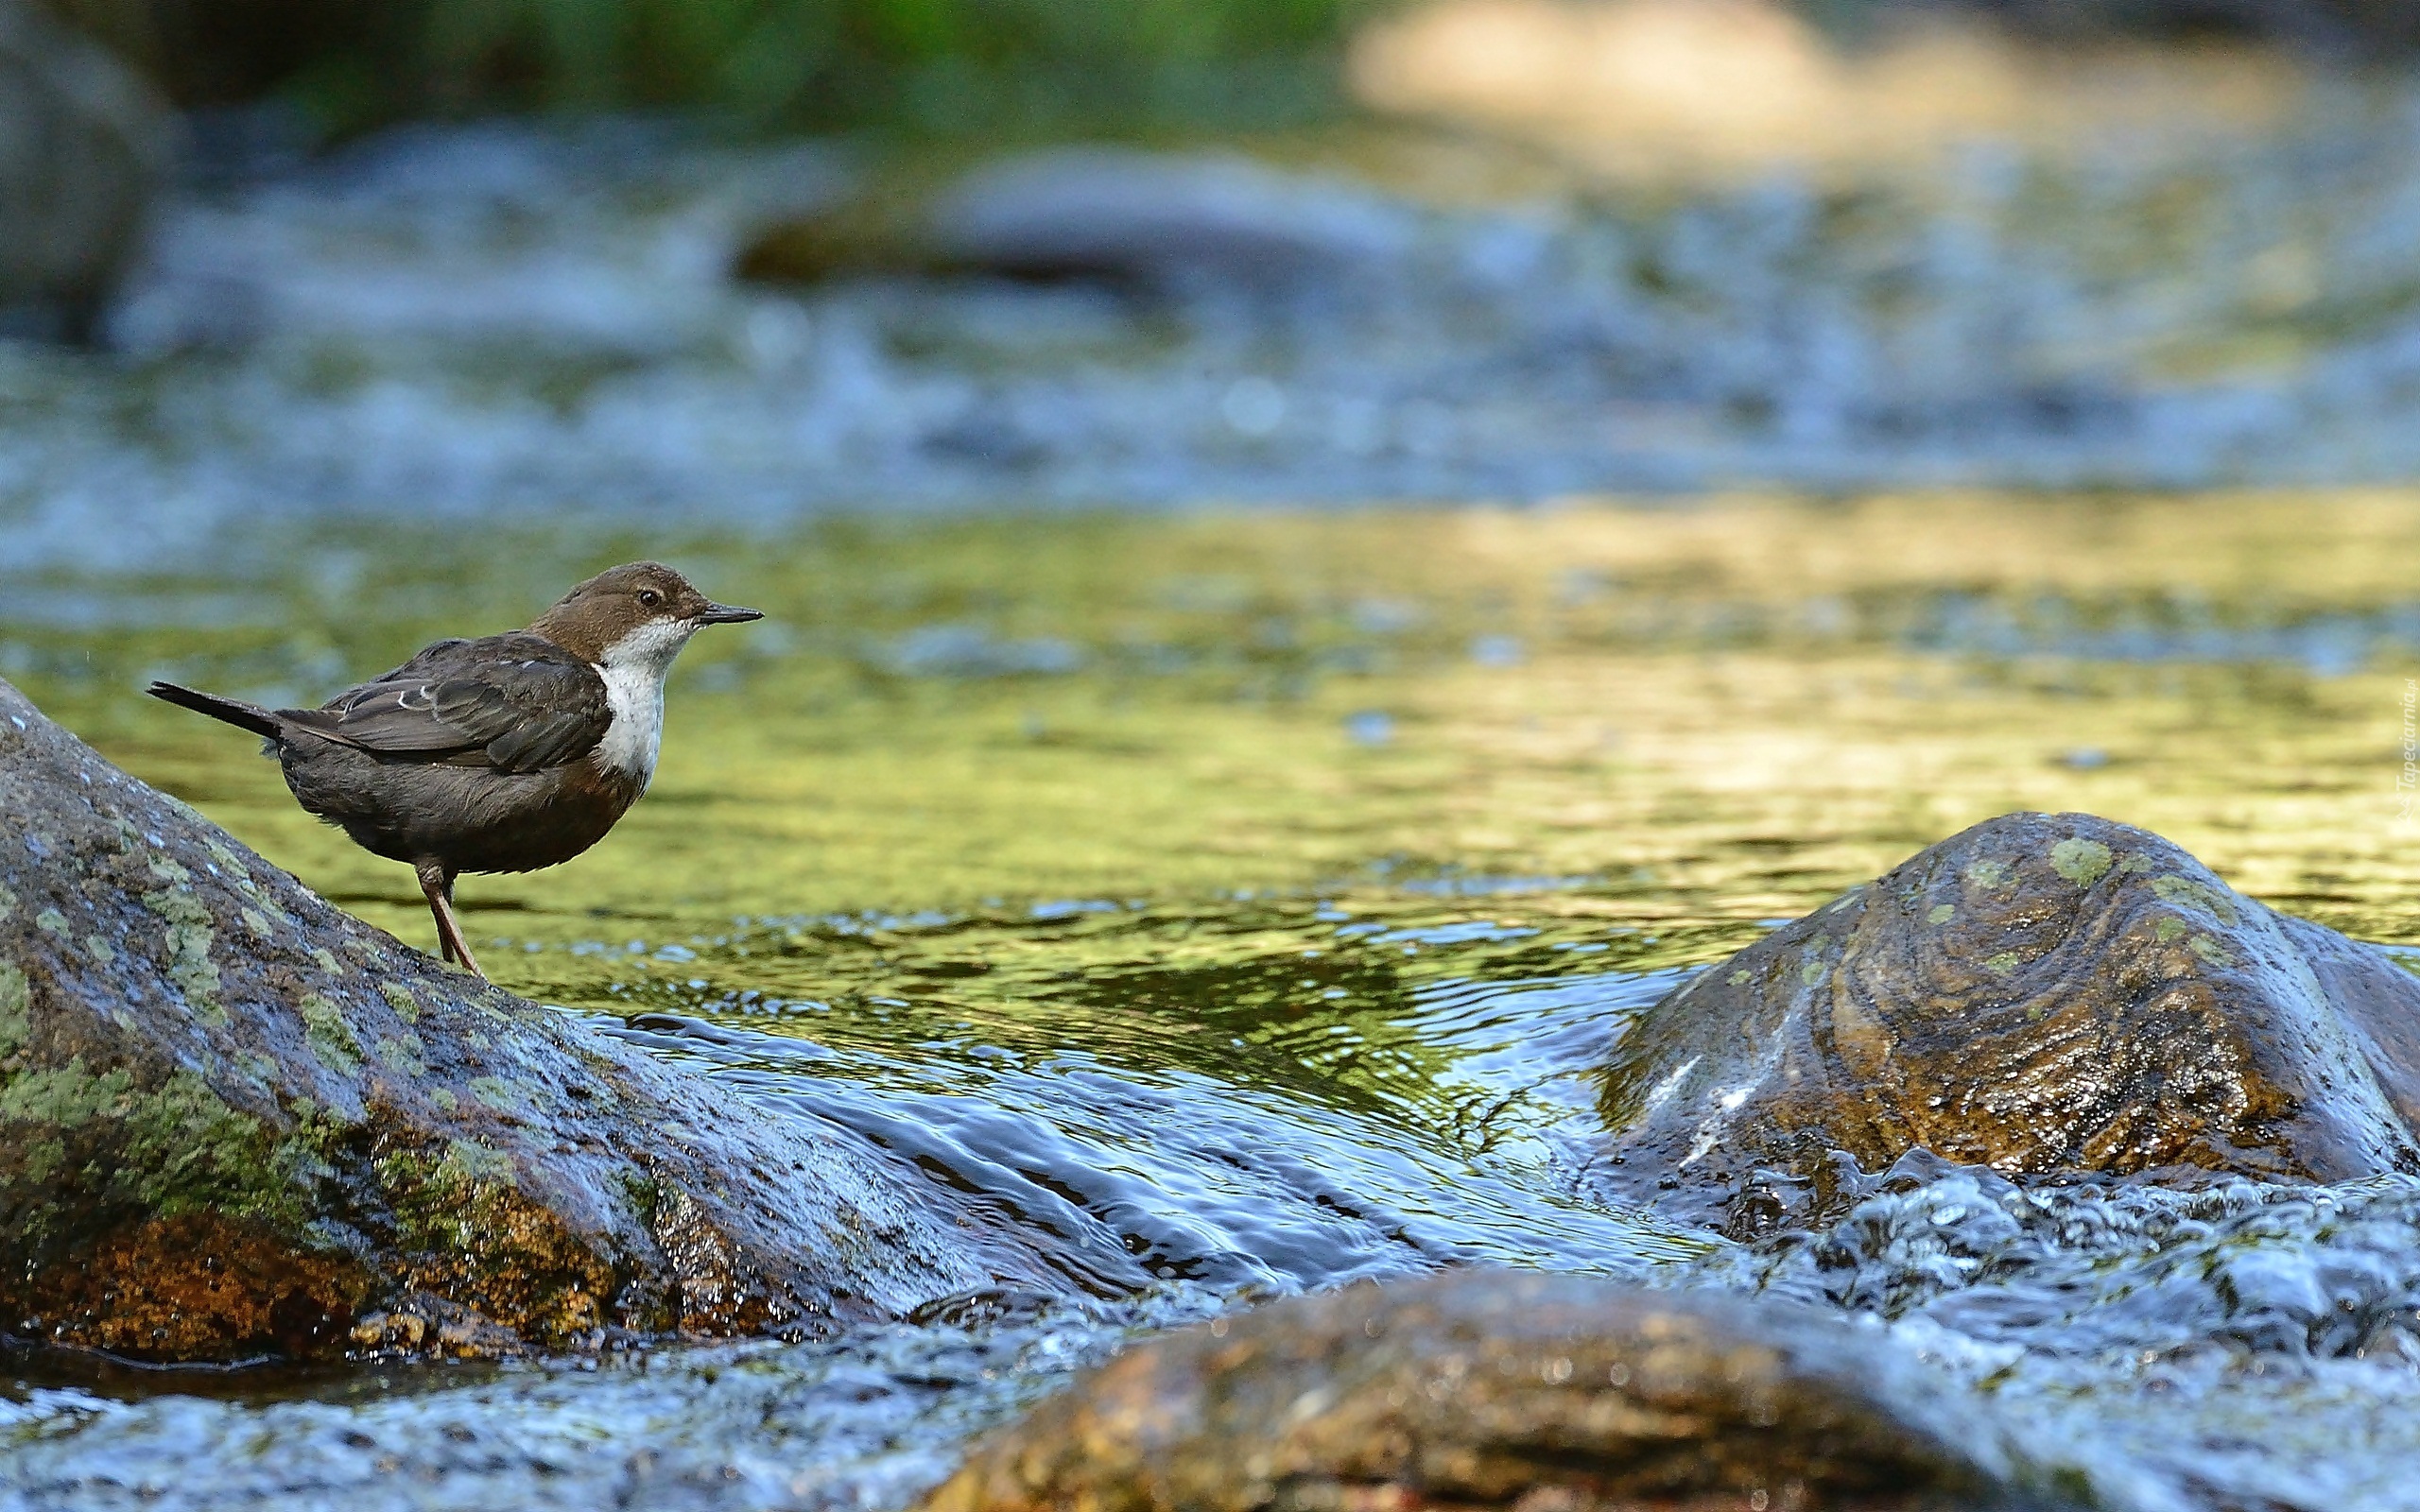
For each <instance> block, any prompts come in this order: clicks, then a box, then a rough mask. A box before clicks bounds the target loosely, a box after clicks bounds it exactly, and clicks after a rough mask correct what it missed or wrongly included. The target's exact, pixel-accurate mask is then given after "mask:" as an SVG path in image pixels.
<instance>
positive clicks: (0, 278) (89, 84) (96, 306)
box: [0, 0, 168, 340]
mask: <svg viewBox="0 0 2420 1512" xmlns="http://www.w3.org/2000/svg"><path fill="white" fill-rule="evenodd" d="M167 140H168V122H167V115H166V112H165V110H164V107H163V106H162V105H161V104H160V103H159V102H158V101H157V100H156V99H154V98H153V97H152V95H151V94H150V92H149V91H148V90H147V88H146V87H145V86H144V85H143V84H142V83H141V81H139V80H138V79H137V78H136V77H135V76H134V75H133V74H131V73H130V72H129V71H127V70H126V69H125V68H123V67H121V66H119V64H118V63H117V62H116V61H115V60H113V59H112V58H111V57H110V56H109V55H108V54H107V53H105V52H103V51H102V50H101V49H100V48H98V47H96V46H94V45H93V44H92V43H88V42H86V41H85V40H84V39H83V38H81V37H80V36H78V34H77V33H75V32H73V31H70V30H69V29H68V28H66V27H65V26H61V25H60V24H59V23H57V22H55V21H53V20H51V19H50V18H49V17H48V16H46V15H44V14H43V12H42V11H41V10H39V9H36V8H35V7H33V6H32V5H29V4H27V3H26V0H0V226H6V227H7V228H8V232H7V233H6V234H5V235H0V335H20V336H27V335H30V336H36V337H46V338H57V337H65V338H69V339H76V340H81V339H84V338H86V337H88V336H89V335H92V333H93V329H94V324H95V320H96V319H97V318H98V317H99V314H100V310H101V306H102V304H103V302H104V301H106V300H107V299H108V297H109V294H110V291H111V290H112V288H114V287H115V286H116V284H117V282H118V278H119V276H120V275H121V274H122V273H123V272H124V271H125V270H126V267H127V265H128V264H129V262H130V260H131V259H132V258H133V256H134V254H135V252H136V251H137V249H138V248H139V246H140V243H141V239H142V233H143V228H144V221H145V216H146V214H147V211H148V209H149V206H150V203H151V198H152V194H153V191H154V190H155V189H156V187H157V186H158V182H159V180H160V176H161V172H162V170H163V168H164V165H165V162H166V156H167V152H166V147H167Z"/></svg>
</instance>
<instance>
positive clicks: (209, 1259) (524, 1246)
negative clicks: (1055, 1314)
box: [0, 682, 1068, 1360]
mask: <svg viewBox="0 0 2420 1512" xmlns="http://www.w3.org/2000/svg"><path fill="white" fill-rule="evenodd" d="M994 1283H1006V1284H1011V1285H1015V1286H1019V1287H1023V1288H1027V1289H1033V1290H1039V1291H1043V1292H1046V1293H1055V1292H1064V1291H1066V1290H1067V1287H1068V1283H1067V1282H1066V1281H1065V1280H1063V1273H1062V1272H1060V1271H1058V1270H1056V1269H1055V1268H1054V1267H1052V1266H1051V1265H1050V1264H1049V1263H1047V1257H1046V1256H1044V1255H1042V1254H1040V1253H1039V1252H1037V1251H1036V1250H1035V1249H1034V1248H1033V1247H1032V1246H1031V1245H1030V1243H1029V1241H1027V1240H1025V1239H1022V1238H1018V1237H1015V1236H1012V1235H1011V1234H1010V1233H1009V1232H1007V1231H1006V1230H1005V1229H1001V1228H999V1227H997V1226H995V1225H992V1224H988V1223H986V1222H985V1221H984V1220H981V1219H979V1218H978V1217H977V1216H976V1215H975V1214H974V1213H973V1212H972V1211H961V1210H959V1209H957V1208H955V1207H953V1206H952V1205H951V1204H950V1202H949V1199H948V1198H946V1197H945V1196H943V1195H942V1194H940V1192H939V1189H937V1188H935V1187H933V1186H931V1185H930V1184H928V1183H926V1182H925V1180H923V1178H921V1177H918V1176H916V1175H915V1174H914V1173H913V1172H911V1171H908V1170H907V1169H905V1168H904V1167H903V1166H902V1165H900V1164H899V1163H898V1162H896V1161H894V1160H891V1159H890V1157H887V1156H885V1155H883V1154H882V1153H881V1152H880V1151H878V1150H876V1149H875V1148H874V1147H873V1146H872V1145H871V1144H868V1143H865V1142H863V1141H862V1140H860V1139H858V1138H857V1137H856V1136H854V1135H852V1134H849V1133H847V1132H845V1131H843V1130H841V1129H839V1128H838V1127H835V1126H831V1125H823V1124H821V1123H820V1122H819V1121H815V1120H812V1119H805V1118H799V1119H787V1120H786V1119H783V1118H780V1117H777V1116H774V1115H772V1114H770V1113H768V1112H764V1111H760V1110H758V1109H756V1108H754V1107H752V1105H751V1104H749V1103H748V1102H747V1101H746V1100H745V1099H744V1098H741V1097H737V1096H735V1095H733V1094H732V1093H731V1092H730V1091H728V1090H727V1089H723V1088H720V1087H717V1086H716V1085H714V1084H713V1083H711V1082H709V1081H708V1080H707V1079H706V1078H705V1077H704V1076H703V1075H702V1074H693V1073H686V1072H683V1071H682V1070H681V1069H679V1068H676V1067H674V1066H671V1065H668V1064H666V1063H665V1062H663V1061H660V1060H658V1059H656V1058H654V1057H650V1056H649V1055H648V1054H647V1053H646V1052H644V1051H641V1050H639V1049H637V1048H635V1047H633V1046H631V1045H628V1044H625V1043H622V1042H620V1041H618V1040H615V1039H614V1038H612V1037H611V1036H609V1035H607V1034H605V1033H602V1032H600V1031H599V1030H598V1029H597V1028H596V1027H595V1026H593V1025H592V1024H591V1023H589V1022H583V1021H581V1020H579V1019H577V1018H574V1017H572V1016H570V1015H567V1014H564V1013H562V1012H558V1011H554V1010H550V1009H547V1008H544V1007H542V1006H540V1005H536V1004H533V1003H528V1002H525V1001H523V1000H521V999H518V998H515V997H513V996H511V995H510V994H509V993H507V992H504V991H502V990H500V989H498V988H493V987H490V986H488V985H486V984H484V983H481V982H479V981H476V980H475V979H473V978H471V977H469V976H466V975H464V974H462V973H460V972H458V971H452V970H449V969H447V968H445V967H442V966H441V965H440V964H439V963H438V962H437V961H435V960H434V959H432V958H430V957H428V956H426V955H423V954H421V953H420V952H418V951H415V950H411V949H407V948H406V947H404V946H403V945H401V944H399V943H398V942H397V941H396V940H395V939H393V938H392V937H391V936H387V935H385V934H383V933H381V932H380V931H378V930H375V929H372V928H370V927H369V926H367V925H365V924H363V923H361V922H359V921H358V920H356V919H352V918H349V917H348V916H346V915H345V914H343V913H341V912H339V911H338V910H337V909H335V908H334V907H331V906H330V905H329V904H328V903H327V902H323V901H322V900H320V898H318V897H317V896H315V895H313V894H312V893H311V892H310V891H308V890H307V889H306V888H304V887H303V886H302V885H301V884H299V883H297V882H296V881H295V880H294V879H293V878H292V877H289V876H287V875H286V874H285V873H284V872H282V871H280V870H278V869H277V868H274V867H272V866H269V865H268V864H267V863H266V862H264V861H262V860H261V859H260V857H259V856H257V855H255V854H253V853H252V852H251V851H247V850H246V849H244V848H243V847H242V846H241V845H239V844H237V843H236V842H235V841H234V840H233V839H232V838H231V837H230V836H228V835H227V834H226V833H224V832H222V831H220V830H218V829H217V828H216V826H214V825H212V824H210V823H209V822H208V821H206V820H204V819H203V818H202V817H201V816H199V815H198V814H196V813H195V812H194V811H193V810H192V809H190V808H187V807H185V806H184V805H183V804H182V803H180V802H178V801H177V800H175V799H170V798H168V797H165V796H164V795H163V794H161V793H158V792H156V791H154V790H153V789H151V788H149V787H147V786H146V785H144V784H143V783H141V782H137V781H135V780H134V779H132V778H130V777H129V776H127V775H126V774H125V773H123V772H120V771H118V770H117V769H116V768H114V767H112V766H111V765H109V764H108V763H107V762H106V761H104V760H102V759H101V758H100V757H99V756H97V755H96V754H95V753H94V751H93V750H92V749H91V748H90V747H86V746H85V745H84V744H83V743H81V742H80V741H78V740H77V739H76V738H75V737H74V736H73V735H70V734H68V733H67V732H66V731H64V730H61V729H60V728H59V727H57V726H56V725H53V724H52V723H50V722H49V721H48V720H46V719H44V718H43V716H42V714H41V713H38V712H37V711H36V710H35V709H34V707H33V706H32V705H31V704H30V703H28V702H27V701H26V699H25V697H24V696H22V695H20V694H19V693H18V692H17V691H16V690H15V689H14V688H11V687H9V685H8V684H7V683H5V682H0V1332H9V1333H16V1334H20V1335H23V1336H25V1337H28V1338H34V1339H43V1340H48V1341H51V1342H53V1343H57V1344H62V1345H68V1346H78V1347H88V1348H95V1349H105V1350H109V1351H112V1352H116V1353H121V1354H127V1355H131V1356H137V1357H141V1358H145V1359H154V1360H216V1359H232V1358H243V1357H248V1356H254V1355H260V1354H265V1353H281V1354H287V1355H320V1354H329V1353H334V1352H337V1351H340V1350H344V1349H349V1348H362V1349H384V1350H406V1351H409V1350H417V1351H422V1352H431V1351H444V1352H457V1353H493V1352H498V1351H502V1350H506V1349H512V1348H515V1347H517V1346H518V1345H521V1344H525V1343H526V1344H530V1345H540V1346H545V1347H551V1348H565V1347H580V1346H584V1345H590V1344H594V1343H596V1342H599V1341H602V1340H604V1339H606V1338H608V1337H610V1336H611V1335H612V1333H613V1332H614V1331H632V1332H647V1333H654V1332H672V1331H678V1332H685V1333H691V1334H736V1333H752V1332H773V1333H782V1334H787V1335H808V1334H815V1333H819V1332H827V1331H829V1330H831V1329H833V1328H836V1327H838V1326H841V1325H844V1324H848V1323H851V1322H856V1321H862V1320H866V1319H874V1318H886V1317H893V1316H898V1315H900V1314H905V1313H907V1312H908V1311H910V1310H912V1309H914V1308H916V1307H918V1306H921V1305H923V1304H925V1303H927V1302H930V1301H933V1300H936V1299H938V1298H941V1297H947V1296H951V1295H955V1294H958V1293H960V1292H964V1291H968V1290H971V1289H977V1288H983V1287H989V1286H991V1285H994Z"/></svg>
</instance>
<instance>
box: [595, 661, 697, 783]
mask: <svg viewBox="0 0 2420 1512" xmlns="http://www.w3.org/2000/svg"><path fill="white" fill-rule="evenodd" d="M697 632H698V627H696V626H695V625H692V624H690V623H688V622H687V621H685V620H653V621H650V622H648V624H645V625H642V626H640V627H638V628H637V629H635V630H632V631H631V633H630V634H628V635H625V636H623V637H622V638H621V639H620V640H618V641H616V642H614V644H612V645H609V646H607V647H606V648H605V655H604V658H603V659H602V660H601V661H599V662H597V663H596V671H597V673H598V675H599V676H601V677H603V678H604V679H605V703H606V706H607V707H608V708H610V709H612V710H613V711H614V722H613V723H612V724H610V725H608V726H606V727H605V738H604V739H603V740H600V741H598V742H597V743H596V760H597V761H598V762H599V763H601V764H602V765H606V766H608V767H610V768H612V769H613V770H614V771H617V772H620V773H621V774H622V775H623V776H625V777H632V778H636V779H637V780H638V784H639V791H640V792H642V793H644V792H646V791H647V785H648V783H649V782H653V781H654V780H655V753H656V749H657V747H660V746H662V745H663V744H664V675H665V674H666V673H667V672H669V671H671V670H672V659H673V658H674V657H677V656H679V655H680V654H681V648H682V647H683V646H684V645H686V644H689V637H690V636H692V635H695V634H696V633H697Z"/></svg>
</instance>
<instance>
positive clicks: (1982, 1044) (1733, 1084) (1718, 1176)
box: [1603, 814, 2420, 1232]
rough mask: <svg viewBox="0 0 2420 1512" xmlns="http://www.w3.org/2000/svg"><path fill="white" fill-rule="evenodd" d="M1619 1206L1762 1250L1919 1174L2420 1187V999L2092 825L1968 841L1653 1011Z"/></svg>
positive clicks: (1616, 1141)
mask: <svg viewBox="0 0 2420 1512" xmlns="http://www.w3.org/2000/svg"><path fill="white" fill-rule="evenodd" d="M1603 1109H1604V1115H1605V1119H1606V1122H1607V1123H1608V1124H1609V1125H1611V1127H1612V1129H1613V1131H1614V1137H1613V1148H1612V1154H1611V1158H1610V1159H1609V1160H1608V1162H1607V1163H1606V1166H1605V1168H1604V1169H1605V1170H1606V1172H1607V1173H1608V1175H1609V1176H1610V1177H1611V1180H1612V1184H1613V1185H1614V1186H1615V1187H1616V1188H1617V1189H1620V1190H1624V1191H1626V1192H1628V1193H1629V1194H1633V1195H1636V1196H1641V1197H1647V1198H1660V1199H1662V1200H1664V1201H1666V1202H1667V1203H1673V1204H1680V1205H1697V1206H1701V1207H1706V1206H1711V1207H1716V1208H1724V1209H1727V1217H1726V1220H1725V1221H1726V1222H1727V1223H1728V1224H1729V1225H1730V1226H1731V1227H1732V1228H1734V1229H1735V1230H1739V1231H1748V1232H1753V1231H1755V1230H1756V1229H1759V1228H1761V1227H1763V1226H1765V1225H1768V1224H1770V1223H1772V1222H1776V1221H1778V1220H1779V1219H1781V1218H1782V1217H1783V1216H1784V1215H1786V1214H1789V1213H1792V1212H1797V1211H1837V1210H1838V1208H1839V1205H1840V1204H1841V1202H1843V1201H1845V1200H1849V1199H1850V1198H1851V1197H1853V1196H1854V1195H1855V1194H1856V1191H1857V1190H1858V1178H1859V1176H1860V1174H1861V1173H1872V1172H1879V1171H1881V1170H1883V1169H1884V1168H1885V1167H1888V1166H1889V1165H1891V1164H1892V1162H1893V1161H1895V1160H1899V1159H1900V1158H1901V1157H1902V1156H1905V1155H1907V1154H1909V1153H1910V1151H1915V1150H1929V1151H1931V1152H1933V1153H1935V1154H1937V1155H1939V1156H1941V1157H1943V1158H1944V1159H1946V1160H1951V1161H1955V1162H1959V1163H1962V1164H1969V1165H1980V1166H1988V1167H1991V1168H1992V1169H1994V1170H1996V1171H1998V1172H2000V1173H2002V1174H2004V1175H2007V1176H2011V1177H2055V1176H2063V1175H2074V1174H2079V1173H2102V1174H2107V1175H2113V1176H2129V1177H2135V1176H2139V1177H2161V1178H2166V1179H2169V1180H2178V1179H2194V1178H2199V1177H2206V1176H2207V1175H2208V1174H2210V1173H2234V1174H2238V1175H2242V1176H2249V1177H2259V1178H2262V1179H2267V1180H2284V1181H2342V1180H2347V1179H2352V1178H2356V1177H2370V1176H2377V1175H2379V1174H2382V1173H2388V1172H2408V1171H2412V1170H2415V1169H2420V1141H2415V1138H2414V1133H2413V1131H2414V1128H2415V1127H2416V1126H2420V980H2415V979H2414V977H2413V976H2412V975H2411V973H2410V972H2409V971H2405V970H2404V969H2403V967H2402V966H2401V965H2399V964H2398V963H2397V962H2396V960H2395V959H2394V957H2392V956H2390V955H2388V954H2386V953H2385V952H2383V951H2381V950H2378V949H2377V948H2376V947H2373V946H2368V945H2362V944H2359V943H2357V942H2355V941H2353V940H2350V939H2347V938H2345V937H2344V936H2342V935H2339V934H2337V933H2335V932H2334V931H2332V930H2328V929H2325V928H2323V927H2321V926H2320V925H2317V924H2313V923H2309V922H2307V921H2305V920H2302V919H2289V918H2286V917H2284V916H2282V915H2280V914H2277V913H2275V912H2273V911H2272V910H2270V909H2268V908H2266V907H2263V906H2262V905H2261V904H2259V903H2256V902H2253V901H2252V900H2250V899H2248V898H2245V897H2242V896H2241V895H2239V894H2238V893H2237V892H2236V891H2234V889H2232V888H2230V887H2229V886H2228V885H2226V884H2225V883H2224V882H2221V880H2220V879H2219V878H2218V877H2217V876H2215V875H2213V874H2212V873H2211V872H2210V870H2209V868H2206V867H2204V866H2203V865H2202V864H2201V863H2200V862H2198V861H2196V860H2194V859H2193V858H2192V857H2191V856H2189V855H2187V854H2186V853H2185V851H2181V850H2179V849H2178V848H2177V847H2176V846H2174V845H2171V844H2169V842H2168V841H2166V840H2163V839H2161V838H2160V837H2159V836H2157V835H2155V834H2151V833H2145V832H2144V831H2141V830H2135V829H2130V828H2128V827H2127V826H2125V825H2122V824H2114V823H2111V822H2110V821H2108V820H2106V819H2100V818H2095V817H2093V816H2089V815H2079V814H2062V815H2044V814H2015V815H2010V816H2005V817H2002V818H1997V819H1993V820H1990V821H1988V822H1986V823H1983V824H1979V825H1977V826H1976V827H1974V828H1973V829H1970V830H1968V831H1966V832H1964V833H1961V834H1958V835H1955V836H1952V837H1951V838H1950V839H1947V840H1945V841H1943V842H1942V843H1941V844H1939V845H1936V846H1934V847H1932V848H1931V849H1930V850H1928V851H1923V852H1922V853H1920V854H1918V855H1916V856H1914V857H1913V858H1911V859H1910V860H1909V861H1908V862H1906V863H1905V864H1903V865H1901V866H1900V867H1899V868H1896V869H1895V870H1893V871H1892V872H1890V873H1889V874H1888V875H1886V876H1884V877H1882V878H1880V879H1879V880H1877V881H1876V882H1873V883H1869V884H1867V885H1863V886H1860V887H1857V888H1854V889H1852V890H1850V891H1849V892H1847V893H1844V894H1842V895H1841V897H1840V898H1838V899H1835V900H1834V901H1833V902H1830V903H1827V904H1825V905H1824V907H1823V908H1820V909H1818V910H1816V911H1815V912H1814V913H1812V914H1810V915H1808V916H1807V917H1806V918H1805V919H1800V920H1799V921H1797V922H1796V923H1793V924H1791V925H1789V927H1787V928H1785V929H1782V930H1779V931H1777V932H1775V933H1774V934H1773V935H1772V936H1768V937H1767V938H1765V939H1763V940H1761V941H1759V942H1758V943H1756V944H1755V945H1753V946H1751V947H1749V948H1748V949H1747V950H1744V951H1742V952H1740V953H1739V954H1737V955H1736V956H1733V957H1732V958H1731V959H1730V960H1728V961H1725V962H1723V963H1722V964H1721V965H1720V966H1717V967H1714V968H1712V969H1711V970H1708V971H1704V972H1702V973H1700V974H1699V975H1697V976H1696V977H1694V978H1692V979H1691V980H1690V981H1689V982H1688V983H1687V984H1686V985H1685V986H1684V987H1682V988H1680V989H1679V990H1678V991H1676V992H1674V993H1673V994H1671V995H1670V996H1669V997H1668V998H1666V999H1665V1000H1664V1001H1663V1002H1661V1003H1659V1004H1658V1005H1655V1006H1654V1007H1653V1008H1651V1010H1649V1012H1648V1014H1647V1016H1646V1017H1645V1018H1644V1019H1643V1020H1642V1021H1641V1022H1640V1023H1639V1025H1638V1026H1637V1028H1636V1029H1635V1030H1634V1032H1633V1033H1632V1034H1631V1035H1630V1036H1629V1037H1628V1038H1627V1039H1626V1040H1624V1041H1623V1043H1622V1044H1621V1046H1620V1048H1619V1050H1618V1052H1617V1054H1616V1060H1615V1063H1614V1065H1613V1067H1612V1068H1611V1071H1610V1074H1609V1077H1608V1081H1607V1085H1606V1091H1605V1095H1604V1101H1603Z"/></svg>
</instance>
